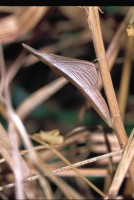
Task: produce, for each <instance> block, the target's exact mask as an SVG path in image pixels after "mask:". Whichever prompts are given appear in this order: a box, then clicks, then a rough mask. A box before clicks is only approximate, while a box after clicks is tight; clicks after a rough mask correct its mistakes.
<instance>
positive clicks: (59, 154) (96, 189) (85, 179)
mask: <svg viewBox="0 0 134 200" xmlns="http://www.w3.org/2000/svg"><path fill="white" fill-rule="evenodd" d="M32 139H33V140H35V141H37V142H39V143H41V144H43V145H45V146H47V147H48V148H50V149H51V151H52V152H53V153H55V154H56V155H57V156H58V157H59V158H60V159H61V160H63V161H64V162H65V163H66V164H67V165H69V166H70V167H71V168H73V170H74V171H75V172H76V173H77V174H78V175H79V176H80V177H81V178H82V179H83V180H84V181H85V182H86V183H87V184H88V185H89V186H90V187H91V188H92V189H94V190H95V191H96V192H97V193H98V194H100V195H101V196H102V197H104V196H105V195H104V193H103V192H102V191H101V190H100V189H99V188H97V187H96V186H95V185H94V184H93V183H91V182H90V181H89V180H88V179H87V178H86V177H84V176H82V175H81V174H80V173H79V172H78V170H77V169H76V168H75V167H74V166H73V165H72V164H71V163H70V161H69V160H67V159H66V158H65V157H64V156H62V154H61V153H60V152H58V151H57V150H56V149H54V148H53V147H51V146H50V145H49V144H47V143H45V142H42V141H41V140H39V139H38V138H36V137H32Z"/></svg>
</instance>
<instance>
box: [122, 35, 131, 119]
mask: <svg viewBox="0 0 134 200" xmlns="http://www.w3.org/2000/svg"><path fill="white" fill-rule="evenodd" d="M133 45H134V38H133V36H129V37H128V38H127V47H126V54H125V60H124V65H123V71H122V78H121V83H120V89H119V107H120V110H121V114H122V117H123V118H124V115H125V111H126V104H127V96H128V90H129V80H130V75H131V60H132V53H133Z"/></svg>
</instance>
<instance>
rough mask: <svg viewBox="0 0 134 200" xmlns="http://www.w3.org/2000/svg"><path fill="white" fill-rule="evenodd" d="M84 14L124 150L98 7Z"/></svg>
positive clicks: (117, 134) (87, 10) (125, 137)
mask: <svg viewBox="0 0 134 200" xmlns="http://www.w3.org/2000/svg"><path fill="white" fill-rule="evenodd" d="M85 10H86V14H87V17H88V19H87V20H88V25H89V29H90V31H91V33H92V39H93V43H94V48H95V51H96V56H97V58H98V59H99V67H100V72H101V77H102V80H103V84H104V90H105V93H106V97H107V101H108V105H109V109H110V112H111V117H112V120H113V129H114V131H115V133H116V136H117V138H118V141H119V144H120V147H121V148H124V147H125V145H126V143H127V135H126V132H125V128H124V125H123V122H122V118H121V114H120V110H119V106H118V102H117V99H116V95H115V92H114V88H113V83H112V79H111V75H110V72H109V70H108V69H109V67H108V61H107V58H106V53H105V48H104V44H103V38H102V32H101V26H100V20H99V11H98V7H96V6H95V7H90V6H89V7H86V8H85ZM130 171H131V178H132V179H133V183H134V162H132V165H131V166H130ZM133 185H134V184H133Z"/></svg>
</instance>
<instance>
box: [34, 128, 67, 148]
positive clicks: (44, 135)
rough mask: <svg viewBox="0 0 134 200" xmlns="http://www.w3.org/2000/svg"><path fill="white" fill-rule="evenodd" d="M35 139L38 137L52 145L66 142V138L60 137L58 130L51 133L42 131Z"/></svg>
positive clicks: (36, 134)
mask: <svg viewBox="0 0 134 200" xmlns="http://www.w3.org/2000/svg"><path fill="white" fill-rule="evenodd" d="M33 137H37V138H38V139H40V140H42V141H44V142H47V143H49V144H51V145H57V144H62V143H63V142H64V137H63V136H62V135H60V132H59V130H57V129H54V130H51V131H40V133H35V134H34V135H33Z"/></svg>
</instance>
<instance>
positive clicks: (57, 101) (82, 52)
mask: <svg viewBox="0 0 134 200" xmlns="http://www.w3.org/2000/svg"><path fill="white" fill-rule="evenodd" d="M100 9H101V11H102V13H101V12H100V22H101V28H102V34H103V39H104V45H105V49H106V51H107V50H108V48H109V45H110V44H111V42H112V40H113V38H114V36H115V35H116V33H117V31H118V30H119V29H120V25H121V24H122V22H123V21H124V19H125V16H126V15H127V13H128V11H129V9H130V7H125V6H124V7H123V6H122V7H118V6H107V7H100ZM129 19H130V17H129V18H128V17H127V20H126V21H125V22H124V24H125V25H124V29H123V30H122V32H121V33H120V34H121V36H120V37H119V38H118V41H119V42H118V41H117V42H116V44H114V45H115V49H118V50H117V56H116V57H115V59H114V62H113V64H112V68H111V76H112V80H113V85H114V89H115V92H116V95H117V98H118V99H119V98H124V97H122V96H121V97H120V95H119V92H120V83H121V79H122V72H123V66H124V59H125V55H126V48H127V32H126V28H127V26H128V24H129ZM121 37H123V39H122V41H120V39H121ZM0 42H1V44H2V47H3V52H4V59H5V64H6V70H7V71H6V78H7V80H8V81H9V87H10V94H11V99H12V104H13V107H14V108H15V109H16V111H18V110H19V109H20V110H19V111H18V112H19V114H20V116H21V118H22V120H23V123H24V125H25V127H26V129H27V131H28V133H29V134H31V135H32V134H33V133H36V132H39V131H40V130H44V131H51V130H53V129H58V130H60V132H61V134H62V135H63V136H66V135H67V134H68V133H69V132H71V131H72V130H73V129H75V128H76V127H79V126H84V127H88V129H89V130H90V131H92V132H94V131H95V132H96V130H97V133H98V132H99V133H102V132H103V128H105V131H106V132H108V133H112V130H111V129H109V128H108V127H107V125H106V124H105V122H104V121H103V120H102V119H101V118H100V117H99V115H98V114H97V113H96V112H95V111H94V110H93V109H92V108H91V107H90V104H89V103H88V102H87V101H86V100H85V98H84V97H83V96H82V94H81V93H80V92H79V91H78V90H77V89H76V88H75V87H74V86H73V85H72V84H71V83H67V84H63V85H61V86H60V87H59V89H58V88H57V89H55V90H54V91H53V92H52V93H51V95H49V92H48V91H46V90H45V88H46V87H47V86H49V89H48V90H51V88H53V87H54V86H55V82H54V80H56V79H58V78H59V76H58V75H57V74H55V73H54V72H53V71H52V70H51V69H50V68H49V67H48V66H47V65H45V64H43V63H41V62H39V61H38V60H37V59H36V58H35V57H33V56H32V55H30V54H29V53H27V52H26V51H25V49H24V48H23V47H22V43H26V44H28V45H30V46H32V47H34V48H35V49H38V50H42V51H44V52H48V53H54V54H57V55H62V56H66V57H71V58H77V59H82V60H87V61H91V62H94V63H95V65H96V66H97V69H98V63H97V61H95V59H97V58H96V54H95V51H94V46H93V43H92V38H91V35H90V31H89V27H88V23H87V16H86V13H85V10H84V9H83V8H82V7H72V6H52V7H47V6H42V7H40V6H38V7H36V6H35V7H10V6H1V7H0ZM114 52H115V50H114V51H113V52H112V51H111V57H110V59H112V56H113V54H114ZM133 61H134V54H133V53H132V56H131V69H130V75H129V77H128V79H123V82H125V81H126V80H127V82H128V90H127V94H126V96H125V98H126V104H125V107H124V113H123V120H124V125H125V128H126V131H127V134H128V135H129V134H130V132H131V131H132V128H133V126H134V87H133V85H134V79H133V77H134V67H133V64H134V62H133ZM108 62H110V60H108ZM49 84H51V85H49ZM41 88H42V91H44V93H43V94H44V95H43V97H41V96H39V95H38V94H39V91H40V89H41ZM35 93H36V97H37V99H36V100H37V101H38V100H39V99H40V100H41V101H40V102H39V103H37V104H36V103H35V99H34V98H31V99H30V101H29V102H27V104H24V103H26V100H27V99H28V98H29V97H30V95H32V94H35ZM101 93H102V95H103V96H104V98H105V93H104V90H103V87H102V89H101ZM34 104H35V105H34ZM22 105H23V107H21V106H22ZM29 105H33V107H32V109H31V110H29ZM6 115H7V113H6V112H5V110H4V107H3V105H2V103H1V104H0V121H1V122H2V124H3V126H4V127H5V128H7V125H8V123H7V120H6ZM100 125H101V126H100ZM97 133H95V134H96V135H95V134H94V136H93V138H92V145H91V148H90V151H89V149H88V151H87V148H86V147H87V146H86V145H87V143H86V141H85V140H82V141H80V142H79V144H78V147H81V148H83V150H82V151H81V152H79V155H81V156H80V157H79V158H78V160H80V159H82V158H83V159H85V158H89V157H91V156H93V155H95V156H96V155H99V154H101V153H106V152H107V148H106V146H105V141H104V140H103V141H101V142H102V144H101V146H100V148H99V146H96V145H95V144H97V143H99V142H98V141H99V137H95V136H97ZM110 137H112V136H110ZM100 138H101V134H100ZM100 140H101V139H100ZM111 140H112V139H111ZM111 140H110V141H111ZM115 140H116V139H115ZM88 142H90V143H91V140H89V141H88ZM85 144H86V145H85ZM88 144H89V143H88ZM84 145H85V146H84ZM113 146H114V145H113ZM84 147H85V149H84ZM97 147H98V150H97ZM69 148H70V152H71V148H72V149H73V148H74V147H69ZM113 148H114V147H113ZM118 148H119V147H118V145H117V149H118ZM64 150H65V149H64ZM114 150H115V149H114ZM82 152H84V155H83V153H82ZM75 153H77V150H75ZM69 155H70V153H69V154H68V153H67V156H68V157H69ZM72 160H73V156H72ZM76 160H77V159H76ZM117 160H118V159H117ZM106 164H107V162H105V163H103V164H102V165H101V167H102V166H106ZM90 167H92V165H90ZM90 179H92V180H93V181H94V182H95V181H96V178H95V177H92V178H90ZM95 183H96V184H98V185H100V187H102V188H103V184H104V177H103V179H97V182H95ZM71 184H72V185H73V184H74V182H73V181H72V182H71ZM75 184H76V183H75ZM75 184H74V185H75ZM75 186H76V185H75ZM85 188H86V187H85ZM87 196H88V194H87Z"/></svg>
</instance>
